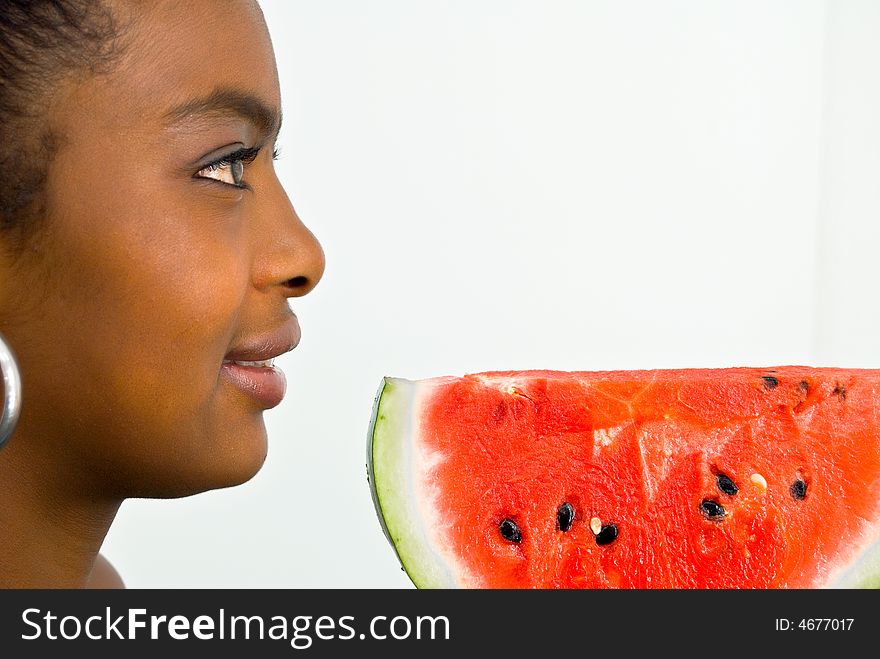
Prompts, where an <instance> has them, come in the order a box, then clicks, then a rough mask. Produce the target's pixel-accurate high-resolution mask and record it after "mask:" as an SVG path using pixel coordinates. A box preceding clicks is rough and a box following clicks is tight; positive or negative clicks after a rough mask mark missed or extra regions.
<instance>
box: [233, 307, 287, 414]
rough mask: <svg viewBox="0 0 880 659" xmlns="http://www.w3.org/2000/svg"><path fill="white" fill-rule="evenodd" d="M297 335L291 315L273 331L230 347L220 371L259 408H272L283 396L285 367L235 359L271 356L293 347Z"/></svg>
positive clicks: (266, 358)
mask: <svg viewBox="0 0 880 659" xmlns="http://www.w3.org/2000/svg"><path fill="white" fill-rule="evenodd" d="M300 336H301V334H300V328H299V321H298V320H297V318H296V316H292V317H291V318H290V320H288V321H287V322H286V323H284V324H283V325H282V326H281V327H279V328H278V329H276V330H275V331H273V332H271V333H269V334H263V335H260V336H256V337H252V338H251V339H249V340H247V341H246V342H244V343H242V344H241V345H239V346H236V347H235V348H233V349H232V350H230V351H229V352H228V353H227V354H226V356H225V357H224V358H223V364H222V365H221V367H220V373H221V375H222V376H225V379H227V380H228V381H229V382H230V383H231V384H233V385H234V386H235V387H236V388H238V389H239V390H241V391H242V392H244V393H245V394H247V395H248V396H250V397H251V398H253V399H254V400H255V401H256V402H257V403H259V404H260V406H261V407H262V408H264V409H270V408H273V407H275V406H276V405H278V404H279V403H280V402H281V401H282V400H283V399H284V393H285V391H286V390H287V379H286V377H285V376H284V371H282V370H281V369H280V368H278V367H277V366H274V365H268V366H252V365H245V364H237V363H235V362H257V361H266V360H269V359H274V358H276V357H279V356H280V355H283V354H285V353H288V352H290V351H291V350H293V349H294V348H296V346H297V345H298V344H299V340H300Z"/></svg>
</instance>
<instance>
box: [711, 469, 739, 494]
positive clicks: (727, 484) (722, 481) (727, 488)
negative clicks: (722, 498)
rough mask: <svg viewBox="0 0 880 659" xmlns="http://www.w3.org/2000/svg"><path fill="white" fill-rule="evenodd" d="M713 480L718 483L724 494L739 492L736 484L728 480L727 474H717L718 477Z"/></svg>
mask: <svg viewBox="0 0 880 659" xmlns="http://www.w3.org/2000/svg"><path fill="white" fill-rule="evenodd" d="M715 482H716V483H717V484H718V489H719V490H721V491H722V492H724V494H729V495H730V496H733V495H734V494H736V493H737V492H739V488H738V487H737V486H736V483H734V482H733V481H732V480H730V476H728V475H727V474H718V478H716V479H715Z"/></svg>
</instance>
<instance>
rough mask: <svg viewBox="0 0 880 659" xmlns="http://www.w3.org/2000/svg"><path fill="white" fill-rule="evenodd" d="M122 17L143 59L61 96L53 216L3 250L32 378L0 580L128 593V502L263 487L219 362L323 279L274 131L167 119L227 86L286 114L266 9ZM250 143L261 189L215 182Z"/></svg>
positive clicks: (5, 473)
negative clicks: (220, 160) (110, 550)
mask: <svg viewBox="0 0 880 659" xmlns="http://www.w3.org/2000/svg"><path fill="white" fill-rule="evenodd" d="M113 6H114V7H116V10H117V11H118V12H119V15H120V16H129V13H128V12H135V13H136V15H137V21H136V23H135V25H134V27H133V28H132V31H131V33H130V34H129V39H130V43H129V47H128V48H127V50H126V52H125V54H124V55H123V56H122V58H121V59H120V60H119V61H118V62H117V63H116V65H115V66H114V68H113V70H112V71H111V72H110V73H109V74H106V75H100V76H97V77H96V76H86V77H81V78H80V79H76V80H68V81H67V82H66V83H65V84H64V85H63V86H62V89H61V90H60V93H59V94H58V95H57V96H56V97H55V102H54V104H53V106H52V108H51V112H50V122H51V125H52V126H53V127H54V128H55V130H56V132H57V133H58V134H59V135H61V136H62V140H61V146H60V149H59V151H58V153H57V155H56V157H55V158H54V160H53V163H52V165H51V168H50V170H49V177H48V182H47V189H46V193H47V199H46V201H47V204H46V213H47V220H48V221H47V222H45V224H44V225H43V226H42V227H41V229H40V233H39V234H38V237H37V239H36V240H35V241H34V242H33V243H32V246H31V247H30V248H29V249H28V250H27V251H26V252H25V253H24V254H23V255H22V256H21V257H20V258H18V259H13V258H11V257H10V256H9V255H7V254H5V253H4V252H3V251H2V250H0V332H2V333H3V334H4V336H6V338H7V341H8V342H9V344H10V345H11V346H12V347H13V350H14V351H15V352H16V355H17V357H18V360H19V363H20V366H21V371H22V380H23V397H22V400H23V405H22V416H21V418H20V421H19V424H18V427H17V429H16V431H15V433H14V435H13V436H12V438H11V440H10V442H9V444H8V445H7V446H6V447H5V448H4V449H3V450H2V451H0V483H3V497H2V498H3V503H2V505H0V535H2V537H3V538H4V540H3V550H2V551H0V586H17V587H38V586H51V587H80V586H85V585H88V584H89V583H91V584H92V585H95V584H98V585H112V584H113V583H114V578H115V583H116V584H117V585H118V575H116V576H115V577H114V575H115V571H113V570H112V567H110V566H109V564H106V562H105V561H103V559H100V558H99V559H98V560H97V562H96V556H97V554H98V550H99V549H100V546H101V543H102V541H103V539H104V536H105V534H106V532H107V530H108V529H109V527H110V524H111V523H112V521H113V518H114V516H115V514H116V512H117V509H118V507H119V505H120V503H121V502H122V501H123V500H124V499H125V498H127V497H177V496H185V495H189V494H193V493H196V492H201V491H204V490H209V489H212V488H219V487H226V486H231V485H235V484H238V483H242V482H244V481H246V480H248V479H249V478H251V477H252V476H253V475H254V474H255V473H256V472H257V471H258V470H259V468H260V466H261V465H262V463H263V461H264V459H265V456H266V450H267V438H266V429H265V426H264V423H263V414H262V413H263V411H264V410H263V409H262V407H261V406H260V405H259V404H258V403H257V401H255V400H254V399H253V398H251V397H250V396H248V395H247V394H246V393H244V392H243V391H242V390H241V389H239V388H237V387H236V386H235V385H233V384H232V383H230V382H229V381H228V380H227V379H224V378H221V377H220V375H219V373H220V367H221V364H222V361H223V358H224V356H225V355H226V354H227V353H229V352H230V351H231V350H232V349H234V348H236V347H238V346H240V345H241V344H242V343H246V342H249V341H250V340H251V339H253V338H254V337H259V336H263V335H265V334H267V333H270V332H272V331H273V330H276V329H277V328H278V327H279V326H281V325H282V324H283V323H284V322H286V321H287V322H289V321H290V319H291V317H292V311H291V310H290V307H289V304H288V302H289V300H288V298H290V297H299V296H302V295H305V294H306V293H308V292H309V291H311V290H312V288H314V286H315V285H316V284H317V282H318V280H319V279H320V278H321V275H322V273H323V270H324V254H323V252H322V250H321V247H320V245H319V244H318V242H317V240H316V239H315V237H314V236H313V235H312V234H311V233H310V232H309V230H308V229H307V228H306V227H305V226H304V225H303V224H302V222H301V221H300V219H299V218H298V217H297V215H296V213H295V211H294V209H293V207H292V205H291V203H290V201H289V199H288V197H287V195H286V194H285V192H284V190H283V188H282V187H281V184H280V183H279V181H278V179H277V177H276V175H275V172H274V168H273V159H272V147H273V143H274V140H275V137H276V135H275V131H276V130H277V124H276V125H270V126H258V125H256V124H255V123H254V121H252V120H251V119H246V118H244V117H243V116H241V115H240V114H239V113H237V112H236V111H233V110H232V109H226V110H224V109H223V108H215V109H214V111H212V112H207V113H205V112H197V113H196V114H191V115H188V116H186V117H184V118H183V119H182V120H178V121H173V118H171V117H169V112H170V111H171V110H172V109H173V108H175V107H179V106H181V105H182V104H186V103H188V102H189V101H191V100H192V99H195V98H205V97H208V96H210V95H211V94H212V93H213V92H215V91H216V90H218V89H225V90H234V91H235V92H236V93H237V94H239V95H247V96H250V97H253V98H254V99H256V100H258V101H259V103H261V104H262V105H263V106H265V107H266V108H268V109H269V110H270V112H271V113H275V114H280V103H281V99H280V92H279V87H278V77H277V72H276V69H275V60H274V55H273V52H272V46H271V43H270V40H269V35H268V32H267V30H266V27H265V24H264V21H263V18H262V14H261V13H260V10H259V7H258V6H257V5H256V4H255V3H254V2H252V1H251V0H235V1H227V2H222V3H221V2H216V0H188V1H187V2H185V3H182V2H173V1H156V2H150V3H141V2H125V1H123V0H117V1H116V2H114V3H113ZM177 119H180V117H177ZM267 128H268V130H265V129H267ZM241 146H244V147H254V146H260V147H262V148H261V150H260V152H259V154H258V155H257V156H256V158H255V159H254V160H253V161H252V162H250V163H245V164H244V175H243V179H242V180H243V182H244V183H246V184H247V186H248V189H240V188H237V187H234V186H231V185H228V182H229V181H234V180H235V179H234V178H230V177H231V174H230V167H229V166H225V168H224V167H221V168H220V169H216V170H213V171H208V170H205V169H204V165H205V164H206V160H205V159H206V157H208V156H209V155H210V156H211V158H208V161H210V160H211V159H212V158H213V157H214V156H216V157H220V156H225V155H227V154H228V153H230V152H232V151H234V150H235V149H237V148H239V147H241ZM218 178H220V179H222V180H225V181H227V183H224V182H222V180H217V179H218ZM0 240H2V237H0ZM93 566H96V568H95V574H94V575H93V574H92V569H93ZM108 570H109V571H108ZM107 578H109V579H110V581H109V582H108V581H106V579H107Z"/></svg>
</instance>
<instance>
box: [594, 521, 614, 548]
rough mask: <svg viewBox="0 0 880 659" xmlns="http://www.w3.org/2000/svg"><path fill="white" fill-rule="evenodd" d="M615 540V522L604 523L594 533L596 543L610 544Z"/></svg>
mask: <svg viewBox="0 0 880 659" xmlns="http://www.w3.org/2000/svg"><path fill="white" fill-rule="evenodd" d="M615 540H617V524H606V525H605V526H603V527H602V530H601V531H599V532H598V533H597V534H596V544H597V545H610V544H611V543H612V542H614V541H615Z"/></svg>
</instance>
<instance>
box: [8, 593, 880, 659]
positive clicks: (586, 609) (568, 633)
mask: <svg viewBox="0 0 880 659" xmlns="http://www.w3.org/2000/svg"><path fill="white" fill-rule="evenodd" d="M108 608H109V611H110V615H109V616H108V615H107V610H108ZM29 609H30V611H29V612H28V613H26V612H27V611H28V610H29ZM132 609H144V611H143V612H141V613H135V614H131V613H130V610H132ZM47 613H48V614H50V615H51V616H54V618H52V617H50V618H49V619H48V621H47V620H46V618H45V616H46V614H47ZM25 615H26V616H27V620H28V621H30V624H28V623H26V622H25V620H24V618H23V616H25ZM66 616H74V617H75V618H76V619H75V620H74V619H73V618H69V619H67V620H66V621H64V623H63V625H64V626H63V627H62V626H61V623H62V619H64V618H65V617H66ZM120 616H121V617H122V619H121V621H120V620H119V617H120ZM160 616H165V620H161V619H159V617H160ZM172 616H184V618H181V619H178V620H177V622H176V623H175V624H176V625H177V626H176V627H175V628H174V633H175V634H177V635H178V636H181V635H183V634H188V638H186V639H175V638H173V637H172V634H171V632H170V631H169V628H168V624H167V623H168V620H169V619H170V618H171V617H172ZM199 616H206V617H207V618H202V619H201V622H200V623H198V625H200V626H199V627H198V631H199V633H200V634H201V635H203V636H208V635H210V636H212V638H211V639H199V638H197V637H196V634H195V626H194V624H195V623H196V620H197V618H198V617H199ZM233 616H244V617H247V618H250V620H249V621H243V620H241V619H239V620H237V622H234V623H233V622H231V621H232V620H233ZM322 616H323V618H322ZM89 617H93V618H92V621H91V622H88V619H89ZM151 617H156V618H157V620H159V621H158V622H157V623H155V624H156V627H155V633H156V635H157V638H156V639H152V638H151V637H150V636H151V633H152V631H153V628H152V625H153V622H152V618H151ZM258 618H259V619H258ZM419 618H421V620H419ZM132 619H134V620H135V622H136V623H141V622H142V623H144V626H143V627H135V628H133V631H134V638H133V639H128V638H126V639H124V640H123V639H119V638H118V636H119V635H123V636H128V635H129V632H130V631H131V630H130V629H129V627H128V624H129V622H130V621H131V620H132ZM209 619H210V622H209ZM319 619H320V620H319ZM108 620H109V621H110V624H111V628H110V630H109V631H108V628H107V625H108ZM113 620H117V624H116V625H115V626H113V624H112V622H113ZM221 621H222V622H221ZM432 621H433V627H432ZM371 623H372V626H371ZM87 624H88V625H90V626H89V627H88V628H86V625H87ZM221 624H222V625H223V628H222V636H223V638H221V627H220V625H221ZM231 627H232V628H234V630H235V631H236V633H235V636H236V638H234V639H233V638H232V631H233V630H232V629H231ZM261 627H262V630H261ZM878 628H880V595H878V593H877V591H867V590H865V591H857V590H840V591H805V590H789V591H739V590H730V591H661V590H654V591H416V590H178V591H173V590H128V591H0V648H2V650H0V653H2V656H4V657H5V656H9V657H16V656H25V653H30V652H34V651H36V652H37V654H38V656H62V654H61V653H62V652H65V653H66V652H71V651H75V652H77V654H78V653H79V652H80V651H82V652H87V653H88V656H91V657H103V656H107V657H125V658H126V659H127V658H128V657H137V656H160V657H162V658H163V659H164V658H165V657H177V656H180V657H192V656H202V655H203V653H211V655H212V656H213V655H214V653H217V652H218V651H219V652H220V655H221V656H224V655H225V654H226V653H227V650H230V651H232V652H235V653H236V654H239V653H242V654H241V656H253V657H293V656H309V657H321V656H328V657H340V656H355V655H359V656H363V653H364V652H368V653H369V654H368V655H367V656H374V655H375V656H382V657H395V656H401V657H411V656H417V657H433V656H438V657H440V656H449V653H450V652H461V651H481V650H486V649H491V650H492V652H491V656H509V657H520V656H530V655H532V654H536V653H542V654H543V653H547V652H553V651H568V650H572V649H574V650H576V651H577V652H578V653H580V654H582V656H584V657H589V656H603V657H604V656H612V655H609V654H607V653H608V652H614V653H615V655H614V656H617V655H620V656H625V655H626V654H627V653H629V652H630V651H633V650H635V651H647V652H656V651H660V650H674V651H687V650H688V649H689V648H690V649H691V650H692V651H693V652H694V653H700V654H703V653H710V654H712V656H720V654H719V653H721V654H726V653H727V652H729V651H732V650H733V648H740V649H744V650H747V649H749V648H751V650H752V653H753V654H755V653H758V654H764V653H765V652H768V651H772V650H774V649H778V650H780V651H785V652H786V653H787V654H788V653H792V652H808V654H807V655H806V656H811V654H812V653H815V652H816V651H818V650H822V649H827V650H832V651H834V652H840V651H842V650H846V649H847V648H853V649H855V648H857V647H858V648H862V647H871V646H870V645H867V646H866V645H865V644H866V643H870V642H871V641H872V636H873V634H874V633H876V631H877V629H878ZM77 629H79V630H80V631H79V637H78V638H76V639H72V640H66V639H64V638H58V639H56V640H50V639H48V638H47V637H46V635H47V634H54V635H55V636H59V637H60V636H61V633H62V632H63V633H64V634H66V635H68V636H75V635H76V633H77ZM273 629H274V635H275V636H276V637H281V638H275V639H272V638H269V636H270V635H271V632H270V630H273ZM87 631H88V632H89V633H92V635H94V636H98V635H102V636H106V635H107V634H108V633H109V635H110V636H111V638H110V640H92V639H89V638H86V633H87ZM246 633H248V634H250V635H251V638H249V639H248V638H243V637H244V636H245V634H246ZM37 634H39V637H38V638H36V639H33V640H25V639H24V638H23V637H24V636H34V635H37ZM259 636H262V637H263V638H262V640H260V638H258V637H259ZM294 636H295V637H296V638H295V639H294ZM322 636H323V638H321V637H322ZM374 636H378V637H381V636H385V638H373V637H374ZM395 636H397V637H401V638H399V639H398V638H394V637H395ZM432 636H433V638H432ZM403 637H406V638H403ZM294 640H296V645H297V646H298V647H297V648H294V647H293V646H292V645H291V642H292V641H294ZM597 653H601V655H600V654H597ZM688 654H690V652H688ZM205 656H208V655H205ZM794 656H797V655H794Z"/></svg>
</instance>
